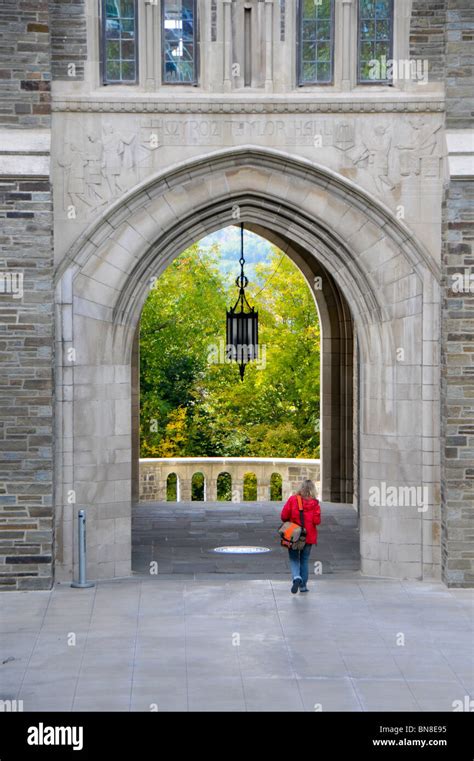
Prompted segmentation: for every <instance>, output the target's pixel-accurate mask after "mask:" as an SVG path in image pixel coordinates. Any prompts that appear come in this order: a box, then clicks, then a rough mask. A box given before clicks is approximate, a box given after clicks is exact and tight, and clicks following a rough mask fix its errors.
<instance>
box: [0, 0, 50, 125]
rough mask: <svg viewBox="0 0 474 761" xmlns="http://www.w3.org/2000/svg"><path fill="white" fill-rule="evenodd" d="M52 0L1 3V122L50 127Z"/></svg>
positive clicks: (11, 0)
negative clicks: (50, 7)
mask: <svg viewBox="0 0 474 761" xmlns="http://www.w3.org/2000/svg"><path fill="white" fill-rule="evenodd" d="M49 45H50V40H49V10H48V0H37V1H36V2H32V0H2V2H1V4H0V94H1V100H0V125H1V124H3V125H8V126H18V127H37V126H45V127H49V126H50V118H51V117H50V113H51V65H50V47H49Z"/></svg>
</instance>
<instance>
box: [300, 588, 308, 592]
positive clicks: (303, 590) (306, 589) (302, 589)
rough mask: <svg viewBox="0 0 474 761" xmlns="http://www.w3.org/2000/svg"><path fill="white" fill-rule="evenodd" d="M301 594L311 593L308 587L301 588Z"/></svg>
mask: <svg viewBox="0 0 474 761" xmlns="http://www.w3.org/2000/svg"><path fill="white" fill-rule="evenodd" d="M300 592H309V589H308V587H300Z"/></svg>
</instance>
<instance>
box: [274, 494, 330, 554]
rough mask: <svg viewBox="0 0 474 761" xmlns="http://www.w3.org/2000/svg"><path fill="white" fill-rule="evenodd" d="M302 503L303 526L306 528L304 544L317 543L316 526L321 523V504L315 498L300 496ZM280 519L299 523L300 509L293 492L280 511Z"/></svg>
mask: <svg viewBox="0 0 474 761" xmlns="http://www.w3.org/2000/svg"><path fill="white" fill-rule="evenodd" d="M301 502H302V505H303V517H304V527H305V529H306V544H317V543H318V530H317V528H316V526H317V525H318V524H319V523H321V506H320V504H319V502H318V500H317V499H305V498H304V497H302V498H301ZM281 519H282V521H292V522H293V523H297V524H298V525H301V523H300V511H299V507H298V500H297V498H296V494H293V495H292V496H291V497H290V498H289V500H288V501H287V502H286V504H285V505H284V507H283V510H282V511H281Z"/></svg>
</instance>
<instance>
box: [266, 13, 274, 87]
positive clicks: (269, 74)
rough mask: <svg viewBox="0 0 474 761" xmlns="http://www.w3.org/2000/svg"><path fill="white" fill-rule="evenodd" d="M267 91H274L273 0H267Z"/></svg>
mask: <svg viewBox="0 0 474 761" xmlns="http://www.w3.org/2000/svg"><path fill="white" fill-rule="evenodd" d="M265 92H273V0H265Z"/></svg>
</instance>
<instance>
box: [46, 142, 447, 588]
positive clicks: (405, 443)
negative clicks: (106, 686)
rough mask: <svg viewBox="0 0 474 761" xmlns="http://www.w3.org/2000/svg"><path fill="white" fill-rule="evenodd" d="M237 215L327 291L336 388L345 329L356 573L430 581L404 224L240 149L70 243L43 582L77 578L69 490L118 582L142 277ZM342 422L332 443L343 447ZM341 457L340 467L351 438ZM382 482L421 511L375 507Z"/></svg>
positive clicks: (180, 171)
mask: <svg viewBox="0 0 474 761" xmlns="http://www.w3.org/2000/svg"><path fill="white" fill-rule="evenodd" d="M236 210H237V211H238V214H239V218H240V220H242V221H244V222H245V223H246V224H247V225H248V226H249V227H253V229H255V230H257V229H258V228H265V230H266V231H271V233H272V234H273V235H275V236H276V237H277V238H279V239H280V240H283V241H288V247H287V253H288V255H289V256H292V257H295V261H296V258H297V257H300V259H301V262H300V265H303V264H304V267H306V268H307V273H306V274H307V277H309V278H314V277H315V276H316V274H317V273H322V274H323V277H325V280H324V283H325V286H326V291H327V296H328V299H329V301H328V302H327V303H330V296H331V294H332V301H333V308H332V309H331V311H332V313H333V314H335V313H336V312H337V311H338V312H339V320H338V326H336V325H335V328H336V327H338V329H339V335H334V340H335V341H338V344H339V345H338V348H337V351H334V352H333V353H334V364H333V365H332V366H331V367H332V370H331V372H332V374H333V375H334V374H335V373H336V372H338V373H339V380H338V385H339V387H340V388H341V389H346V391H347V378H348V373H347V372H346V373H345V374H344V373H342V374H341V373H340V369H341V367H346V369H347V367H349V357H348V352H347V341H346V342H344V340H343V339H344V336H347V335H349V327H350V326H351V325H352V324H353V325H354V330H355V335H356V339H357V346H358V353H357V356H358V365H359V368H358V403H357V405H356V407H357V425H356V430H357V448H358V453H359V456H358V458H357V461H358V471H357V474H356V479H355V480H356V482H357V498H358V503H359V508H360V529H361V568H362V572H363V573H365V574H371V575H376V576H392V577H399V578H400V577H401V578H403V577H407V578H439V576H440V535H439V534H440V531H439V518H440V508H439V449H437V447H439V444H438V440H437V437H438V436H439V430H438V429H437V426H438V421H439V413H438V404H439V402H438V400H437V396H436V389H437V388H438V386H439V384H438V375H439V359H438V356H437V351H438V342H437V332H436V331H437V328H436V325H437V323H436V318H437V314H438V302H439V295H438V280H439V277H438V272H437V269H436V265H435V264H434V262H433V260H432V259H431V257H430V255H429V254H428V253H427V252H426V251H425V250H424V249H423V247H422V246H421V245H420V244H419V243H418V242H417V241H416V240H415V239H414V237H413V236H412V234H411V233H410V231H409V230H408V229H407V228H406V227H405V226H404V225H403V223H401V222H400V221H398V220H396V219H395V218H394V217H393V216H392V215H391V213H390V212H389V211H388V210H387V209H386V208H385V207H384V206H383V205H381V204H380V203H379V202H377V201H375V200H374V199H373V198H372V197H370V196H369V195H368V194H367V193H365V192H363V191H361V190H360V189H359V188H357V187H356V186H355V185H354V184H353V183H351V182H350V181H348V180H346V179H345V178H342V177H340V176H338V175H336V174H334V173H333V172H330V171H328V170H327V169H322V168H321V167H318V166H315V165H313V164H311V163H309V162H305V161H301V160H299V159H293V158H291V157H289V156H288V155H287V154H282V153H280V152H278V151H271V150H260V149H255V148H251V147H246V148H240V149H238V150H230V151H224V152H218V153H215V154H210V155H206V156H203V157H202V158H201V159H199V160H194V161H191V162H188V163H186V164H183V165H179V166H177V167H175V169H174V170H172V171H168V172H167V173H166V174H165V175H160V176H158V177H156V178H154V179H152V180H149V181H147V182H146V183H144V184H142V185H140V186H139V187H137V188H135V189H134V190H133V191H132V192H131V193H129V194H128V195H126V196H125V197H124V198H123V199H122V200H121V201H120V202H118V203H116V204H115V205H114V206H113V207H111V208H110V209H109V211H108V212H107V213H106V214H105V215H104V216H103V217H102V218H101V220H100V221H99V222H97V223H95V224H94V225H93V226H92V227H91V229H89V230H88V231H87V232H86V234H84V235H83V236H81V238H80V239H79V240H78V241H77V242H76V244H75V245H74V247H73V248H72V250H71V252H70V255H69V256H68V257H67V258H66V260H65V262H64V264H63V265H62V266H61V268H60V271H59V272H58V283H57V304H58V310H57V312H58V325H57V341H58V344H57V353H56V354H57V366H56V387H57V400H58V401H57V409H56V432H57V440H58V447H57V452H56V571H57V578H62V579H69V578H71V576H72V573H73V571H74V570H75V568H74V566H75V550H74V545H73V538H74V536H75V533H74V512H75V510H74V505H71V504H69V503H68V499H67V494H68V493H69V492H71V490H72V491H73V493H74V494H75V498H76V504H75V507H76V508H77V507H78V506H81V507H82V506H84V507H86V508H87V509H88V514H89V520H88V541H89V562H90V570H89V573H90V575H91V576H93V577H96V578H104V577H114V576H123V575H127V574H129V573H130V554H131V548H130V544H131V542H130V538H131V537H130V533H131V497H132V494H131V489H132V486H131V460H132V453H131V438H132V437H131V416H130V404H131V396H132V378H131V357H132V351H133V343H134V335H135V331H136V325H137V322H138V319H139V315H140V311H141V307H142V304H143V302H144V300H145V298H146V295H147V290H148V285H149V278H150V276H151V275H155V276H156V275H159V274H160V272H161V271H163V269H164V268H165V267H166V266H167V264H168V263H169V262H170V261H171V260H172V259H173V258H174V257H175V256H176V255H178V254H179V253H180V252H181V251H182V250H184V249H185V248H186V247H187V246H188V245H189V244H190V243H191V242H193V241H195V240H197V239H199V238H202V237H204V235H206V234H208V233H209V232H212V231H213V230H216V229H218V228H220V227H223V226H226V225H228V224H231V223H232V220H233V217H232V214H233V213H235V212H236ZM284 250H285V249H284ZM339 294H342V295H343V297H344V299H345V300H346V302H347V305H348V308H347V309H346V308H345V307H344V304H343V303H342V302H341V301H340V299H339ZM335 328H334V329H335ZM334 345H335V344H334ZM71 350H72V352H71ZM71 358H72V361H71ZM341 363H342V365H341ZM345 396H346V399H347V398H349V397H350V394H348V393H346V395H345ZM345 414H346V413H344V415H345ZM344 415H343V416H342V417H341V418H340V419H339V420H338V423H337V427H335V429H334V436H337V435H341V433H342V434H343V435H344V436H345V438H346V439H347V431H348V430H349V428H348V426H347V425H346V424H345V423H346V422H347V420H346V419H345V418H344ZM344 451H345V455H344V456H341V459H344V461H345V462H347V460H351V459H352V442H351V441H346V446H345V449H344ZM341 472H342V471H341V469H339V473H337V474H336V475H337V478H336V480H337V481H338V482H339V484H340V488H341V490H344V489H347V484H346V485H344V484H343V483H341V476H340V473H341ZM345 473H346V474H347V468H346V470H345ZM344 478H346V475H345V476H344ZM384 485H385V487H384ZM387 487H388V488H392V487H393V488H394V489H397V488H398V489H399V490H400V489H407V488H408V489H415V493H416V490H417V489H422V490H423V489H425V488H426V490H427V491H426V499H425V500H424V502H423V505H422V508H423V509H420V505H419V504H413V505H408V506H407V507H404V508H400V507H398V508H397V507H396V508H395V509H394V508H393V507H391V506H390V505H387V504H384V503H383V499H382V498H381V497H380V499H379V503H378V504H374V503H373V499H372V496H373V494H372V492H371V490H373V489H375V490H377V489H378V490H379V496H380V495H381V494H386V490H387ZM331 488H332V487H331ZM384 488H385V492H384ZM420 493H421V492H420ZM423 494H425V492H423ZM401 511H402V512H401Z"/></svg>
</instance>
